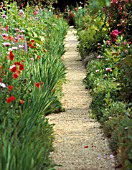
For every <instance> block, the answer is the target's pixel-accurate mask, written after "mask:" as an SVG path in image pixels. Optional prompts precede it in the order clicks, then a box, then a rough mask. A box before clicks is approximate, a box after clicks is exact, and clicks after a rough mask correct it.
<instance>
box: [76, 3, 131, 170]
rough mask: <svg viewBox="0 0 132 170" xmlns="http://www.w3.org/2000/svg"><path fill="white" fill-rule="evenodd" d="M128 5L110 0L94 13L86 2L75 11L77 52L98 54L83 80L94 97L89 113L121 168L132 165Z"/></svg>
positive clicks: (128, 168) (128, 169)
mask: <svg viewBox="0 0 132 170" xmlns="http://www.w3.org/2000/svg"><path fill="white" fill-rule="evenodd" d="M130 8H131V1H129V0H127V1H121V0H118V1H114V0H112V1H111V4H110V7H107V8H103V9H102V10H99V11H98V12H96V13H95V11H94V13H93V11H91V9H90V8H89V6H88V7H86V8H85V9H81V10H79V11H78V12H77V14H75V16H76V17H75V22H76V27H77V30H78V36H79V47H78V49H79V52H80V53H81V55H82V57H83V56H84V55H85V54H87V55H88V54H90V53H91V52H96V53H97V54H98V55H97V58H96V59H94V60H92V61H91V62H89V63H88V65H87V75H86V78H85V80H84V81H85V84H86V87H87V88H90V89H91V94H92V97H93V100H92V104H91V109H92V114H91V116H92V117H94V118H96V119H98V120H99V121H100V122H101V123H102V125H103V127H104V132H105V134H106V135H107V136H108V137H110V145H111V148H112V150H113V153H114V156H117V155H118V158H119V160H120V164H119V165H118V166H120V167H122V169H124V170H130V169H131V167H132V98H131V96H132V78H131V77H132V58H131V46H132V45H131V43H132V42H131V33H130V27H131V24H130V15H131V11H130ZM83 13H85V14H86V15H84V14H83ZM82 14H83V15H82ZM79 16H81V17H79ZM98 21H99V23H100V21H102V22H101V23H100V24H98ZM102 35H103V36H102Z"/></svg>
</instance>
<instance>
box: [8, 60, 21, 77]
mask: <svg viewBox="0 0 132 170" xmlns="http://www.w3.org/2000/svg"><path fill="white" fill-rule="evenodd" d="M22 70H24V65H23V64H21V63H20V62H15V63H14V64H13V65H12V66H11V67H10V71H11V72H13V73H14V74H13V78H14V79H16V78H18V77H19V75H20V71H22Z"/></svg>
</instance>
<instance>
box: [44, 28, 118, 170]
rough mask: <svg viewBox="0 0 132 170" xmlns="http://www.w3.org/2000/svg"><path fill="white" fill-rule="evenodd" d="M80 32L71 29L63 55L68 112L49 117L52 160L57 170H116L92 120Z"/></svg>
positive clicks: (96, 123)
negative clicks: (52, 139) (52, 133)
mask: <svg viewBox="0 0 132 170" xmlns="http://www.w3.org/2000/svg"><path fill="white" fill-rule="evenodd" d="M77 44H78V42H77V39H76V30H75V29H74V28H72V27H70V28H69V31H68V33H67V36H66V39H65V49H66V53H65V55H64V56H63V61H64V64H65V66H66V68H67V76H66V78H67V81H66V84H64V86H63V93H64V97H63V99H62V104H63V107H64V108H65V112H61V113H56V114H50V115H48V116H47V117H48V118H49V122H50V123H51V124H55V125H54V133H55V141H54V149H55V150H54V152H53V153H51V157H52V159H53V160H54V161H55V163H56V164H58V165H61V166H59V167H56V169H57V170H114V169H115V168H114V166H115V160H114V158H113V157H112V155H111V154H112V152H111V151H110V149H109V146H108V141H107V139H106V138H105V137H104V134H103V132H102V129H101V127H100V124H99V123H98V122H97V121H96V120H94V119H91V118H90V117H89V105H90V103H91V100H92V99H91V96H90V94H89V91H88V90H86V89H85V86H84V84H83V79H84V77H85V75H86V70H85V68H84V67H83V66H82V61H81V60H80V59H81V58H80V56H79V54H78V52H77Z"/></svg>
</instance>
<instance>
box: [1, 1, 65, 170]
mask: <svg viewBox="0 0 132 170" xmlns="http://www.w3.org/2000/svg"><path fill="white" fill-rule="evenodd" d="M2 16H5V12H4V11H2ZM2 16H1V18H0V24H1V30H0V33H1V36H0V49H1V54H0V55H1V56H0V101H1V102H0V109H1V112H0V139H1V140H0V153H1V154H0V170H18V169H19V170H51V169H53V168H54V166H55V165H54V163H53V162H52V161H51V160H50V158H49V155H50V152H51V151H52V150H53V147H52V143H53V129H52V128H53V125H50V124H49V123H48V120H47V119H46V118H45V115H46V114H49V113H51V112H53V111H59V110H61V109H62V108H61V102H60V99H61V96H62V84H63V83H64V81H65V66H64V64H63V62H62V59H61V56H62V54H63V53H64V52H65V51H64V44H63V40H64V36H65V34H66V31H67V28H68V26H67V23H66V22H65V21H64V20H63V19H62V18H56V16H54V15H53V12H52V11H48V10H47V9H39V8H34V9H33V8H31V7H29V6H27V7H26V8H25V9H24V10H18V7H17V5H16V3H13V4H10V8H9V9H8V11H7V12H6V16H5V17H2ZM11 21H12V22H11ZM4 43H9V46H8V45H7V46H6V45H4ZM13 68H15V70H13Z"/></svg>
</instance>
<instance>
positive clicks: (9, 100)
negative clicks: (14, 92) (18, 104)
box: [6, 96, 16, 103]
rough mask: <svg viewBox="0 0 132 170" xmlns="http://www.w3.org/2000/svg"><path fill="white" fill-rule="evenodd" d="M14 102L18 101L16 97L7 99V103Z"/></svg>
mask: <svg viewBox="0 0 132 170" xmlns="http://www.w3.org/2000/svg"><path fill="white" fill-rule="evenodd" d="M14 100H16V98H15V97H14V96H10V97H9V98H7V99H6V102H7V103H11V102H12V101H14Z"/></svg>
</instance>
